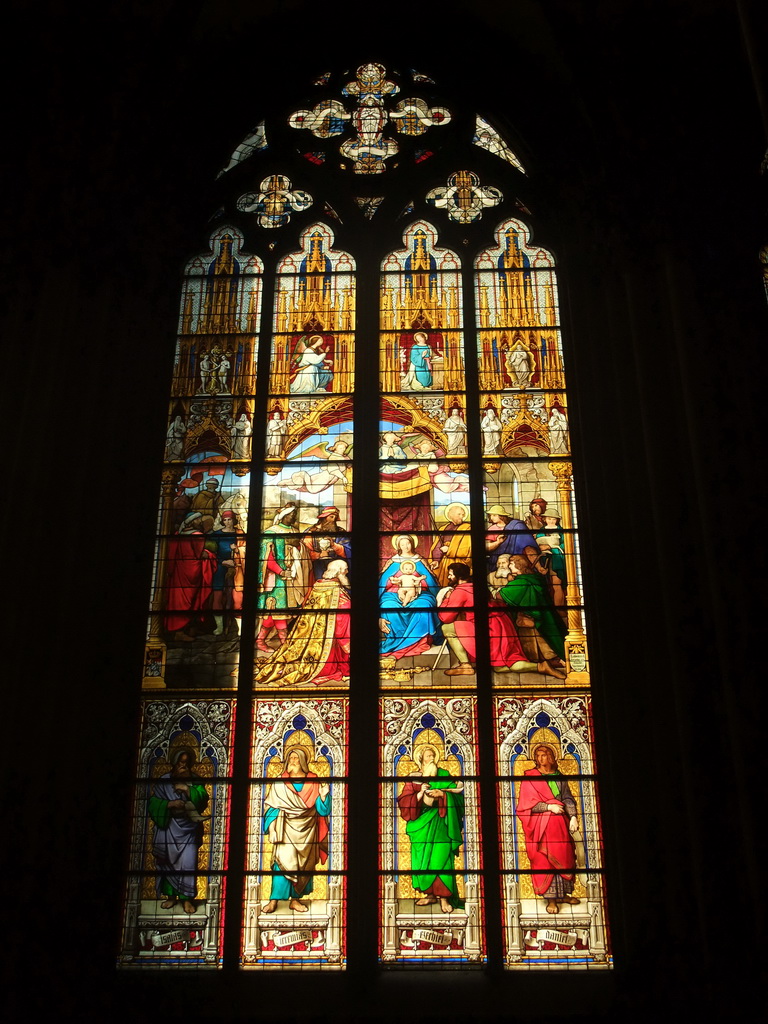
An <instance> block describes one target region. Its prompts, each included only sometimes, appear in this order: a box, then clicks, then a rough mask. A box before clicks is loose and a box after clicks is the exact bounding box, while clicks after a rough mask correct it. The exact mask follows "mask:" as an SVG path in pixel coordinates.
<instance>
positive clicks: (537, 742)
mask: <svg viewBox="0 0 768 1024" xmlns="http://www.w3.org/2000/svg"><path fill="white" fill-rule="evenodd" d="M536 747H549V749H550V750H551V751H552V753H553V755H554V758H555V762H558V761H559V760H560V758H561V756H562V750H561V749H560V738H559V737H558V736H557V734H556V733H554V732H553V731H552V730H551V729H545V728H542V729H537V730H536V732H535V733H534V734H533V735H532V736H531V738H530V740H529V742H528V760H529V761H533V762H534V763H535V761H536V759H535V758H534V756H533V754H534V751H535V750H536ZM555 767H557V764H556V765H555Z"/></svg>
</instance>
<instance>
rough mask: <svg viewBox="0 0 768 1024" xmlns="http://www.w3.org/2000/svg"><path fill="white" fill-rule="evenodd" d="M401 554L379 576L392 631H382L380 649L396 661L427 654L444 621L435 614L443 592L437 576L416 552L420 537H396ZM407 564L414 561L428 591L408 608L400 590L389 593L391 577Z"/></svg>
mask: <svg viewBox="0 0 768 1024" xmlns="http://www.w3.org/2000/svg"><path fill="white" fill-rule="evenodd" d="M392 543H393V547H394V548H395V551H396V552H397V553H396V554H395V555H393V556H392V558H391V559H390V560H389V562H388V563H387V565H386V566H385V568H384V571H383V572H382V574H381V576H380V577H379V607H380V609H381V619H382V620H383V621H384V622H386V623H387V624H388V626H389V632H388V633H387V632H384V631H382V635H381V644H380V650H381V653H382V654H389V655H392V656H394V657H395V658H403V657H406V656H410V655H415V654H423V652H424V651H426V650H428V649H429V648H430V647H431V646H432V643H433V637H435V636H440V635H441V632H440V620H439V618H438V616H437V612H436V611H435V609H436V607H437V593H438V591H439V589H440V584H439V583H438V581H437V579H436V578H435V575H434V574H433V572H432V571H431V569H429V568H428V566H427V565H426V563H425V562H424V561H423V560H422V558H421V556H420V555H419V553H418V552H417V551H416V544H417V541H416V538H415V537H414V536H412V535H410V534H401V535H400V536H397V537H394V538H393V542H392ZM403 562H413V564H414V566H415V569H416V572H417V573H419V574H421V575H422V576H425V577H426V581H425V588H426V589H424V590H422V591H421V593H420V594H419V595H418V596H417V597H416V598H414V600H413V601H411V602H410V604H408V605H407V606H405V607H404V606H403V605H402V603H401V601H400V598H399V597H398V594H397V590H387V584H388V583H389V581H390V578H391V577H392V576H394V574H395V573H396V572H398V570H399V569H400V567H401V565H402V563H403Z"/></svg>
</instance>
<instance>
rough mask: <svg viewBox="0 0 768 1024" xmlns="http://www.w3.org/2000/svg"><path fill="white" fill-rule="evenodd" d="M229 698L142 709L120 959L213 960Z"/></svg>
mask: <svg viewBox="0 0 768 1024" xmlns="http://www.w3.org/2000/svg"><path fill="white" fill-rule="evenodd" d="M233 732H234V701H232V700H223V699H216V700H208V701H201V700H195V701H181V700H147V701H145V702H144V704H143V707H142V722H141V738H140V746H139V761H138V772H137V783H136V790H135V796H134V803H133V819H132V831H131V848H130V865H129V878H128V886H127V894H126V903H125V919H124V923H123V932H122V940H121V953H120V964H121V965H136V964H141V965H148V964H152V965H158V966H160V965H162V966H173V965H176V966H194V967H202V966H210V967H216V966H218V965H219V964H220V962H221V955H222V948H221V920H222V908H223V899H224V889H225V876H224V871H225V868H226V866H227V845H228V842H229V812H228V805H229V782H228V781H227V780H228V777H229V774H230V764H231V747H232V736H233Z"/></svg>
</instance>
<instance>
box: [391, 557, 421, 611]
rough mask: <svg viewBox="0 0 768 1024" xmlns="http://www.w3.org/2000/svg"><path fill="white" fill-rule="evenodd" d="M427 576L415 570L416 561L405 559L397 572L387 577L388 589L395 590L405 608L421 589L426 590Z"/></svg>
mask: <svg viewBox="0 0 768 1024" xmlns="http://www.w3.org/2000/svg"><path fill="white" fill-rule="evenodd" d="M426 587H427V577H426V576H422V575H421V573H418V572H416V563H415V562H411V561H405V562H402V563H401V564H400V568H399V569H398V571H397V572H395V573H393V574H392V575H391V576H390V577H389V582H388V583H387V589H388V590H396V591H397V596H398V598H399V599H400V604H401V605H402V606H403V607H404V608H405V606H406V605H409V604H410V603H411V601H415V600H416V598H417V597H418V596H419V594H420V593H421V591H422V590H426Z"/></svg>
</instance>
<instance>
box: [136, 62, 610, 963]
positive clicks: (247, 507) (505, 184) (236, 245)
mask: <svg viewBox="0 0 768 1024" xmlns="http://www.w3.org/2000/svg"><path fill="white" fill-rule="evenodd" d="M309 84H312V88H313V90H314V94H313V99H312V101H309V100H306V101H305V102H304V103H303V104H302V103H301V102H297V103H296V104H294V106H293V107H292V108H291V110H292V112H291V113H290V114H289V116H288V117H287V119H286V120H282V121H281V119H280V117H277V116H276V115H275V116H273V115H271V114H270V113H269V111H262V112H260V113H259V114H258V116H256V117H255V118H254V120H253V122H252V124H255V125H256V127H255V128H252V129H251V130H250V131H248V132H247V134H245V135H244V137H243V138H242V141H241V142H240V143H239V144H237V143H236V140H233V148H232V151H231V156H229V158H228V159H227V157H226V154H224V155H223V169H222V170H221V171H220V173H219V175H218V178H217V182H218V186H217V187H219V188H220V189H221V210H220V213H219V215H218V222H217V223H218V224H219V226H218V227H217V228H216V230H215V231H214V232H213V233H212V234H210V233H209V236H208V237H207V238H206V239H205V240H204V242H202V243H201V247H200V249H201V252H200V255H198V256H197V257H195V258H194V259H193V260H191V261H190V262H189V263H188V265H187V267H186V271H185V275H184V282H183V287H182V295H181V307H180V320H179V326H178V340H177V348H176V360H175V366H174V375H173V380H172V386H171V399H170V406H169V413H168V428H167V435H166V439H165V453H164V461H163V466H162V471H161V497H160V509H159V515H158V526H157V542H156V557H155V563H154V571H153V579H152V587H151V597H150V608H149V624H148V629H147V641H146V649H145V661H144V669H143V680H142V689H143V693H142V698H141V699H142V703H141V726H140V735H139V741H138V756H137V770H136V781H135V787H134V803H133V808H134V811H133V819H132V825H131V853H130V863H129V872H128V880H127V888H126V893H127V895H126V904H125V916H124V927H123V933H122V942H121V950H120V961H121V963H122V964H123V965H125V966H131V967H137V966H141V965H147V966H153V967H158V966H160V967H176V968H182V969H183V968H192V967H195V968H200V967H208V968H211V969H216V968H217V967H220V966H221V965H222V964H223V963H225V962H226V961H227V959H228V958H233V957H234V956H235V954H234V953H233V950H235V949H236V950H237V951H238V952H237V954H236V956H237V964H238V965H239V966H240V967H241V968H242V969H243V970H261V971H263V970H278V969H279V970H288V971H290V970H296V969H312V970H318V969H319V970H344V969H347V968H352V967H356V966H360V964H361V961H360V956H361V955H362V954H360V953H359V952H358V951H357V950H356V948H355V947H354V945H353V944H352V943H351V941H350V935H351V931H350V929H351V927H352V925H353V924H354V928H355V929H356V932H355V934H357V935H358V936H359V935H361V934H363V933H364V932H366V931H367V933H368V934H369V935H371V936H373V935H377V936H378V943H377V948H378V960H379V964H380V965H381V967H382V969H392V970H396V969H399V968H406V967H419V968H422V969H430V970H431V969H439V968H454V969H457V968H461V969H477V968H482V967H483V966H485V965H491V966H495V965H498V964H500V963H503V964H504V965H505V966H506V967H507V968H509V969H539V970H546V969H555V968H562V967H568V968H569V969H573V970H577V969H587V968H588V969H593V968H600V967H605V966H608V965H610V962H611V958H610V949H609V941H608V929H607V916H606V906H605V881H604V876H603V859H602V838H601V830H600V819H599V813H598V795H597V768H596V764H595V757H594V749H593V725H592V694H591V686H590V676H589V656H588V650H587V638H586V634H587V629H586V615H587V612H586V610H585V608H584V606H583V603H582V598H581V594H582V592H583V588H582V579H581V573H582V565H581V554H580V548H579V535H578V516H577V509H578V503H577V498H576V495H575V488H574V482H573V475H574V474H573V468H572V461H571V440H570V431H569V419H570V413H569V408H568V396H567V392H566V380H565V370H564V358H563V336H562V334H561V332H562V331H564V328H563V325H562V323H561V317H560V312H559V303H558V290H557V279H556V271H555V260H554V257H553V255H552V253H551V252H550V250H548V249H545V248H543V247H542V246H541V245H540V244H539V239H538V237H537V235H536V234H535V232H534V228H533V226H532V224H530V223H528V222H527V221H523V220H521V219H520V200H519V199H518V198H517V196H516V195H515V192H514V191H511V190H514V189H519V188H520V187H521V186H520V183H521V182H522V181H524V180H525V179H524V178H523V174H524V172H523V169H522V165H521V164H520V161H519V159H518V158H517V156H516V155H515V152H514V149H513V145H512V143H511V141H510V140H507V139H504V138H503V137H502V135H501V133H500V132H499V131H498V130H497V129H496V128H494V127H493V126H492V124H491V122H490V121H489V120H487V119H486V118H485V117H480V116H478V115H471V116H470V114H469V113H468V112H465V111H461V110H460V107H461V104H460V102H459V103H458V106H456V105H455V104H454V103H452V101H451V100H450V99H449V98H448V97H447V96H446V95H445V94H444V93H443V92H442V91H441V90H440V87H439V85H438V84H436V83H435V82H433V81H432V79H431V78H430V77H429V76H428V75H426V74H424V73H422V72H411V71H407V70H403V72H400V71H399V70H398V69H395V68H386V67H384V66H383V65H381V64H375V63H369V64H366V65H362V66H360V67H359V68H357V70H356V71H355V72H354V73H350V72H346V73H344V74H336V73H334V72H328V73H323V74H322V75H320V76H316V77H315V79H314V83H309V82H308V83H307V85H309ZM318 90H319V93H318ZM319 94H321V95H319ZM459 112H460V113H461V116H456V115H457V113H459ZM219 166H222V165H221V164H219ZM521 172H522V173H521ZM531 216H533V215H531ZM374 449H375V451H374ZM353 585H354V589H353ZM374 705H375V708H376V714H375V715H374V714H373V713H371V714H368V716H367V718H366V713H365V711H364V708H365V707H370V708H373V707H374ZM360 709H363V710H362V711H361V710H360ZM376 716H377V719H376ZM366 723H367V724H366ZM366 729H367V732H365V730H366ZM361 730H362V732H361ZM355 750H357V751H358V753H360V752H362V751H365V752H367V757H366V758H363V757H358V760H357V761H356V762H355V758H354V751H355ZM376 750H378V756H377V757H376V756H373V754H372V752H373V751H376ZM364 761H365V764H364V763H363V762H364ZM350 765H353V766H354V765H356V767H355V768H354V770H353V771H351V770H350ZM236 766H237V767H236ZM374 786H375V787H377V789H374ZM366 787H368V788H366ZM374 792H377V793H378V818H377V821H378V830H377V831H378V849H377V848H376V847H375V846H374V844H370V847H369V848H368V849H367V850H366V849H364V848H363V847H362V846H361V845H360V844H359V843H358V844H357V845H356V847H355V848H356V850H357V853H358V857H357V859H356V860H355V861H354V862H351V861H350V859H349V856H348V850H349V849H350V847H351V845H352V842H351V840H352V837H354V836H355V834H356V829H357V823H358V822H359V821H361V820H362V815H363V812H364V808H362V807H361V803H360V801H361V799H362V798H363V797H364V794H366V793H367V794H369V795H370V794H372V793H374ZM489 839H490V840H491V841H490V845H489ZM361 851H362V856H363V859H362V860H361V859H360V854H361ZM360 877H363V878H364V879H365V883H366V885H367V886H368V887H369V888H370V889H371V890H377V892H378V898H377V899H376V900H375V901H374V900H371V902H370V903H369V904H368V910H367V911H364V913H363V918H362V919H359V920H357V919H356V920H355V921H354V922H353V921H352V918H351V914H350V907H349V898H350V891H351V887H352V883H353V882H354V881H355V879H357V878H360ZM491 893H493V894H495V895H494V897H493V899H491V898H490V894H491ZM374 908H375V909H374ZM366 913H367V914H368V917H367V918H366V917H365V914H366ZM499 935H501V936H502V937H503V940H502V943H501V945H500V944H499V942H498V936H499ZM494 936H496V938H494ZM225 940H226V941H225ZM368 948H374V947H373V943H371V945H370V947H368Z"/></svg>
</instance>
